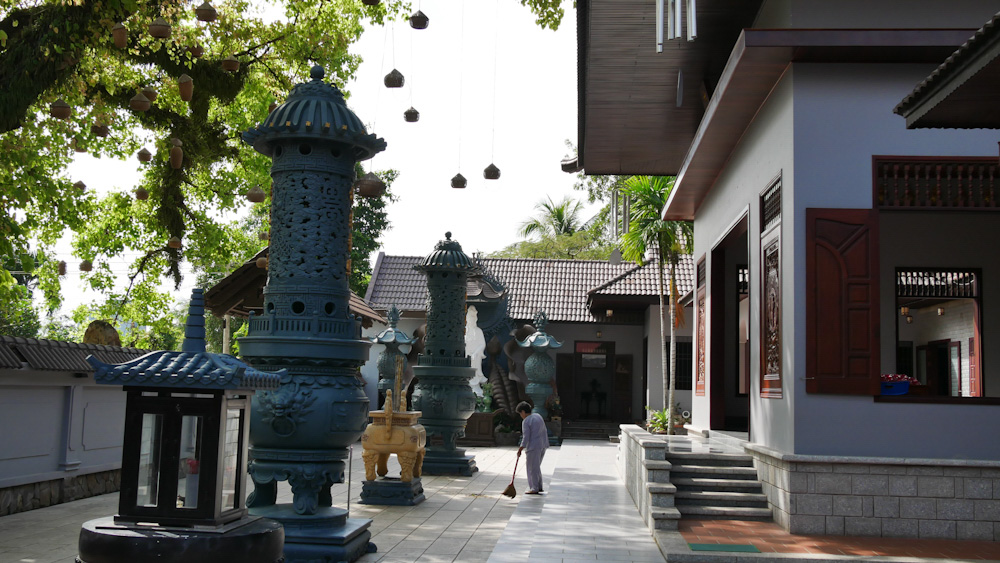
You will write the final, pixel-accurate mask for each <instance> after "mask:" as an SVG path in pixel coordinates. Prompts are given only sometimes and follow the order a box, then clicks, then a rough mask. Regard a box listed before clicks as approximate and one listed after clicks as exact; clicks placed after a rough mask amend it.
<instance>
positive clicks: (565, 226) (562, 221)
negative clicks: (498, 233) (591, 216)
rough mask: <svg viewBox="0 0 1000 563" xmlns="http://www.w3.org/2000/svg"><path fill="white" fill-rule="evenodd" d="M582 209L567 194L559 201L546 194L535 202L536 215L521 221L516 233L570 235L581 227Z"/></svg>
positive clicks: (527, 235) (524, 236) (525, 234)
mask: <svg viewBox="0 0 1000 563" xmlns="http://www.w3.org/2000/svg"><path fill="white" fill-rule="evenodd" d="M582 209H583V205H582V204H581V203H580V202H579V201H574V200H573V199H572V198H570V197H569V196H566V197H564V198H563V199H562V200H560V201H559V203H555V202H554V201H552V198H551V197H548V196H546V198H545V199H544V200H542V201H539V202H538V203H536V204H535V210H536V211H538V215H536V216H535V217H532V218H530V219H528V220H526V221H524V222H523V223H521V228H520V229H519V230H518V235H520V236H521V237H523V238H528V237H530V236H532V235H571V234H573V233H575V232H577V231H579V230H580V229H581V228H582V227H583V222H582V221H581V220H580V213H581V211H582Z"/></svg>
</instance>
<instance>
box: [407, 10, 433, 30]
mask: <svg viewBox="0 0 1000 563" xmlns="http://www.w3.org/2000/svg"><path fill="white" fill-rule="evenodd" d="M429 23H430V18H428V17H427V15H426V14H424V13H423V12H421V11H420V10H417V11H416V13H414V14H413V15H412V16H410V27H412V28H413V29H427V24H429Z"/></svg>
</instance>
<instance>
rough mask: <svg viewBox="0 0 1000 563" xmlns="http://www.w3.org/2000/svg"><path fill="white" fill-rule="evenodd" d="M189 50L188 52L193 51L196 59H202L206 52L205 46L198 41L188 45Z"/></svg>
mask: <svg viewBox="0 0 1000 563" xmlns="http://www.w3.org/2000/svg"><path fill="white" fill-rule="evenodd" d="M187 50H188V53H191V56H192V57H194V58H196V59H200V58H201V56H202V55H204V54H205V48H204V47H202V46H201V45H200V44H197V43H196V44H194V45H191V46H190V47H188V48H187Z"/></svg>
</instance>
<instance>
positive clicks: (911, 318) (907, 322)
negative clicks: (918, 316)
mask: <svg viewBox="0 0 1000 563" xmlns="http://www.w3.org/2000/svg"><path fill="white" fill-rule="evenodd" d="M906 324H913V317H912V316H910V315H906Z"/></svg>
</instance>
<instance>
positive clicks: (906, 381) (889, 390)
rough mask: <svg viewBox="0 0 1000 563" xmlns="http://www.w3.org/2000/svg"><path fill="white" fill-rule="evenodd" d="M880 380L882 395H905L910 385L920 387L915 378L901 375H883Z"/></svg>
mask: <svg viewBox="0 0 1000 563" xmlns="http://www.w3.org/2000/svg"><path fill="white" fill-rule="evenodd" d="M881 379H882V394H883V395H906V394H907V393H908V392H909V391H910V386H911V385H920V381H919V380H917V378H915V377H910V376H908V375H906V374H902V373H883V374H882V378H881Z"/></svg>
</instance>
